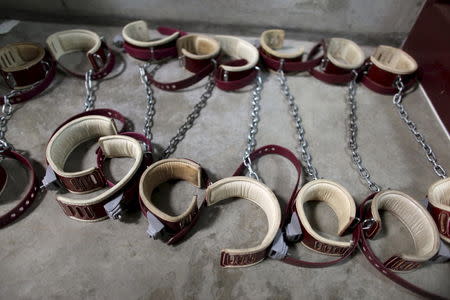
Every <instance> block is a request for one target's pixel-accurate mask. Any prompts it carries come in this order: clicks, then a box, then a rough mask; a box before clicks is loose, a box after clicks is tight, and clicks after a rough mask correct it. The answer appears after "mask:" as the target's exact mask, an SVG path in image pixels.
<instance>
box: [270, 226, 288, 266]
mask: <svg viewBox="0 0 450 300" xmlns="http://www.w3.org/2000/svg"><path fill="white" fill-rule="evenodd" d="M288 248H289V247H288V245H287V244H286V242H285V241H284V238H283V233H282V232H281V230H278V232H277V235H276V236H275V239H274V241H273V243H272V246H271V247H270V250H269V255H268V256H269V257H270V258H273V259H283V258H285V257H286V255H287V252H288Z"/></svg>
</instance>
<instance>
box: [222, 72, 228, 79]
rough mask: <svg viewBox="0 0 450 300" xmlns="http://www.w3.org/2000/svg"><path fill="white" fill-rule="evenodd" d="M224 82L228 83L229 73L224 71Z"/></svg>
mask: <svg viewBox="0 0 450 300" xmlns="http://www.w3.org/2000/svg"><path fill="white" fill-rule="evenodd" d="M223 81H228V71H227V70H223Z"/></svg>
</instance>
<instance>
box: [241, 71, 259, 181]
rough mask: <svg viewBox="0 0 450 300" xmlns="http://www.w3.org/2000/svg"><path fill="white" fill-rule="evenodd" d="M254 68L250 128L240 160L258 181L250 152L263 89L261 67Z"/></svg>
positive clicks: (253, 144)
mask: <svg viewBox="0 0 450 300" xmlns="http://www.w3.org/2000/svg"><path fill="white" fill-rule="evenodd" d="M255 69H256V72H257V74H256V79H255V81H256V84H255V87H254V88H253V91H252V107H251V110H252V113H251V123H250V130H249V133H248V136H247V147H246V148H245V152H244V156H243V157H242V160H243V162H244V166H245V167H246V168H247V169H248V173H249V176H250V177H251V178H254V179H256V180H258V181H259V176H258V174H257V173H256V172H255V170H253V168H252V160H251V159H250V154H251V153H252V152H253V150H255V146H256V134H257V133H258V124H259V110H260V108H261V106H260V104H259V103H260V101H261V91H262V89H263V84H262V77H261V69H260V68H259V67H255Z"/></svg>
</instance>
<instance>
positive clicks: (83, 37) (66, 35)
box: [47, 29, 115, 80]
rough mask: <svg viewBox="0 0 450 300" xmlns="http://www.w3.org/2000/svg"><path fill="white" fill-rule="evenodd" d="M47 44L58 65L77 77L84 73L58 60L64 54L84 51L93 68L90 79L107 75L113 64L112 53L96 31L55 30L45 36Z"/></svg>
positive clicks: (113, 57)
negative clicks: (71, 68) (69, 67)
mask: <svg viewBox="0 0 450 300" xmlns="http://www.w3.org/2000/svg"><path fill="white" fill-rule="evenodd" d="M47 45H48V49H49V50H50V52H51V54H52V56H53V57H54V59H55V61H57V62H58V65H59V67H60V68H61V69H62V70H64V71H65V72H66V73H68V74H70V75H72V76H75V77H78V78H84V77H85V74H84V73H78V72H75V71H73V70H70V69H68V68H67V67H66V66H64V65H62V64H61V63H60V62H59V60H60V58H61V57H62V56H64V55H65V54H68V53H72V52H84V51H86V52H87V53H86V56H87V59H88V61H89V63H90V64H91V66H92V69H93V74H92V79H95V80H97V79H101V78H104V77H105V76H107V75H108V74H109V73H111V71H112V70H113V68H114V65H115V56H114V53H113V52H112V51H111V50H110V49H109V48H108V45H107V44H106V43H105V42H104V41H103V40H101V39H100V37H99V36H98V34H97V33H95V32H92V31H89V30H83V29H73V30H66V31H60V32H56V33H54V34H52V35H50V36H49V37H48V38H47Z"/></svg>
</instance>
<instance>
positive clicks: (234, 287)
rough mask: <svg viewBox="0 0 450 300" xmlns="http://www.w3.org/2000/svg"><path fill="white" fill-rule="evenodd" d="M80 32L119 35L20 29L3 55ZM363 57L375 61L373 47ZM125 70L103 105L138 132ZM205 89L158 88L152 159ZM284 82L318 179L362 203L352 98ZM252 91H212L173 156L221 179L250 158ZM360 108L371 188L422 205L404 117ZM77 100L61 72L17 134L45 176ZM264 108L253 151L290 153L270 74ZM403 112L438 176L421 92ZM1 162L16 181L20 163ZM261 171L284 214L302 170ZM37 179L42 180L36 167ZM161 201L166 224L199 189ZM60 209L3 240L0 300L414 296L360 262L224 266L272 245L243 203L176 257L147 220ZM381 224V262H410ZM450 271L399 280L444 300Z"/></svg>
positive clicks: (140, 94) (383, 99)
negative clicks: (97, 218)
mask: <svg viewBox="0 0 450 300" xmlns="http://www.w3.org/2000/svg"><path fill="white" fill-rule="evenodd" d="M78 27H83V28H87V29H91V30H94V31H97V32H99V33H100V34H103V35H104V36H105V37H106V39H107V41H109V42H110V41H111V39H112V37H113V36H114V35H115V34H117V33H119V32H120V28H118V27H117V28H116V27H98V26H92V27H86V26H78V25H72V26H70V25H59V24H45V23H31V22H21V23H20V24H19V25H18V26H17V27H15V28H14V29H13V30H12V31H11V32H10V33H9V34H6V35H2V36H0V44H1V45H4V44H7V43H10V42H15V41H29V40H32V41H40V42H42V43H43V42H44V41H45V38H46V37H47V36H48V35H49V34H51V33H53V32H55V31H59V30H63V29H70V28H78ZM223 33H224V34H232V32H223ZM249 40H255V38H250V39H249ZM309 45H310V43H308V44H307V49H308V46H309ZM365 50H366V51H367V53H366V54H370V49H368V48H365ZM124 59H125V63H126V67H125V69H124V70H123V72H122V73H121V74H120V75H118V76H116V77H113V78H111V79H107V80H104V81H102V82H101V83H100V86H99V90H98V92H97V96H98V100H97V103H96V104H97V105H96V106H97V108H101V107H109V108H114V109H116V110H118V111H120V112H122V113H123V114H124V115H125V116H127V117H128V118H130V119H131V120H132V122H133V123H134V126H135V128H136V130H138V131H140V130H141V129H142V127H143V122H144V110H145V105H146V104H145V94H144V89H143V86H142V85H141V83H140V81H139V77H138V70H137V65H138V62H137V61H135V60H133V59H131V58H129V57H127V56H124ZM122 67H123V66H122ZM119 69H120V67H119ZM116 72H117V73H119V70H117V71H116ZM186 74H187V73H186V72H182V71H180V69H179V67H178V64H177V63H176V62H172V63H169V64H168V65H166V66H164V67H163V68H162V69H161V70H160V72H158V75H157V76H158V77H159V78H161V79H170V78H171V79H175V78H181V77H182V76H185V75H186ZM204 83H205V81H202V83H200V84H198V85H196V86H194V87H192V88H189V89H188V90H186V91H181V92H172V93H169V92H163V91H160V90H156V91H155V93H156V97H157V104H156V111H157V114H156V117H155V126H154V128H153V133H154V140H155V142H156V145H157V148H162V147H165V146H166V145H167V144H168V141H169V140H170V138H171V137H172V136H173V135H174V134H175V132H176V129H177V128H178V127H179V126H180V125H181V124H182V122H184V119H185V117H186V116H187V114H188V113H189V112H190V111H191V109H192V107H193V106H194V105H195V103H196V102H197V101H198V99H199V97H200V95H201V93H202V92H203V87H204ZM289 84H290V86H291V90H292V93H293V94H294V95H295V96H296V101H297V103H298V104H299V106H300V110H301V115H302V117H303V121H304V125H305V128H306V137H307V139H308V141H309V144H310V149H311V152H312V155H313V162H314V165H315V166H316V167H317V169H318V171H319V176H320V177H323V178H327V179H330V180H334V181H336V182H339V183H340V184H342V185H344V186H345V187H346V188H348V190H349V191H350V193H351V194H352V195H353V196H354V199H355V201H356V202H357V203H361V201H362V200H363V199H364V198H365V197H366V196H367V195H368V193H369V192H368V190H367V188H366V187H365V186H364V185H363V183H362V182H361V181H360V179H359V178H358V175H357V173H356V171H355V169H354V168H353V167H352V164H351V162H350V158H349V154H348V152H347V150H346V116H347V113H348V112H347V109H346V103H345V93H346V89H345V87H339V86H330V85H326V84H324V83H322V82H319V81H317V80H315V79H314V78H311V77H308V76H305V75H297V76H295V77H294V76H289ZM248 91H249V89H246V90H245V91H241V92H223V91H220V90H218V89H216V90H215V91H214V92H213V96H212V98H211V99H210V100H209V101H208V105H207V106H206V107H205V108H204V110H203V111H202V113H201V116H200V117H199V119H198V120H197V121H196V122H195V126H194V127H193V128H192V129H191V130H189V132H188V133H187V135H186V138H185V139H184V141H183V142H182V143H181V144H180V146H179V147H178V150H177V151H176V152H175V154H174V155H173V157H186V158H190V159H193V160H195V161H197V162H199V163H200V164H202V165H203V166H204V167H205V168H206V169H207V170H208V171H209V172H210V174H211V176H212V178H213V179H214V180H217V179H219V178H223V177H227V176H230V175H231V174H232V173H233V170H234V169H235V168H236V167H237V166H238V164H239V163H240V159H241V157H242V153H243V150H244V148H245V142H246V136H247V131H248V128H247V126H248V123H249V109H250V96H249V92H248ZM357 98H358V114H359V121H358V125H359V128H360V131H359V136H358V141H359V144H360V152H361V155H362V157H363V159H364V163H365V164H366V166H367V168H368V169H369V170H370V172H371V174H372V176H373V179H374V180H375V181H376V182H377V183H379V184H380V185H381V186H383V187H384V188H392V189H397V190H401V191H404V192H406V193H408V194H409V195H411V196H412V197H414V198H416V199H422V198H423V197H424V196H425V194H426V193H427V189H428V187H429V186H430V184H432V183H433V182H434V181H436V180H437V179H438V178H437V177H436V176H435V175H434V173H433V171H432V169H431V167H430V165H429V163H428V162H427V160H426V158H425V157H424V154H423V152H422V149H421V148H420V147H419V145H418V144H417V143H416V142H415V141H414V140H413V138H412V136H411V135H410V134H409V132H408V130H407V128H406V127H405V126H404V125H403V124H402V123H401V121H400V119H399V118H398V115H397V113H396V111H395V110H394V107H393V105H392V102H391V97H389V96H380V95H377V94H375V93H373V92H371V91H369V90H368V89H366V88H364V87H360V88H359V90H358V93H357ZM83 101H84V83H83V81H81V80H79V79H76V78H72V77H69V76H65V75H64V74H62V73H59V74H58V75H57V78H56V80H55V82H54V84H53V85H52V88H51V89H49V90H48V91H46V92H45V93H44V94H43V95H42V96H40V97H38V98H36V99H35V100H33V101H30V102H27V103H25V104H24V105H22V106H20V108H19V107H17V108H18V109H17V110H16V112H15V114H14V116H13V118H12V119H11V121H10V124H9V131H8V133H7V137H8V139H9V141H10V142H12V143H13V144H14V145H15V147H16V148H17V149H20V150H25V151H27V152H28V154H29V156H30V157H31V158H32V159H34V160H35V161H37V162H38V163H40V165H44V163H45V157H44V151H45V146H46V142H47V140H48V138H49V134H50V133H51V132H52V131H53V129H54V128H56V126H57V125H58V124H60V123H61V122H62V121H64V120H65V119H67V118H68V117H70V116H72V115H74V114H76V113H79V112H81V110H82V108H83ZM261 105H262V109H261V123H260V130H259V132H258V135H257V140H258V146H262V145H265V144H269V143H275V144H279V145H282V146H285V147H288V148H290V149H291V150H293V151H294V150H295V146H296V140H295V130H294V126H293V123H292V122H291V119H290V116H289V115H288V113H287V105H286V102H285V100H284V99H283V98H282V97H281V94H280V92H279V85H278V81H277V80H276V76H275V74H272V73H266V74H265V81H264V90H263V95H262V104H261ZM405 106H406V107H407V109H408V111H410V115H411V117H412V118H413V119H414V120H415V121H416V122H417V124H418V127H419V128H420V129H421V130H422V132H423V133H424V134H425V136H426V137H427V140H428V141H429V142H430V144H431V145H432V146H433V149H434V150H435V153H436V155H437V157H438V158H439V159H440V161H441V162H442V163H443V165H444V166H449V165H450V152H449V151H448V149H449V146H450V141H449V139H448V137H447V136H446V134H445V132H444V130H443V128H442V127H440V125H439V123H438V120H437V118H436V116H435V115H434V113H433V111H432V109H431V107H430V106H429V104H428V102H427V100H426V98H425V96H424V94H423V93H422V91H421V90H420V89H418V90H416V91H415V92H414V93H412V94H410V95H408V97H407V98H406V99H405ZM6 163H7V166H6V168H7V169H8V170H10V172H11V170H12V168H14V165H13V164H11V163H10V162H7V161H6ZM92 163H93V155H92V153H91V152H89V153H84V155H80V157H78V158H77V163H74V164H73V165H77V164H78V166H77V167H78V168H82V167H83V166H87V165H90V164H92ZM127 166H129V162H128V161H124V160H116V161H113V162H112V163H111V165H110V169H111V173H113V175H114V176H117V177H118V176H120V174H123V172H124V171H126V168H127ZM258 170H259V173H260V174H261V176H262V177H263V179H264V181H265V183H266V184H267V185H268V186H269V187H271V188H272V189H273V190H274V191H275V193H276V194H277V195H278V196H279V200H280V202H281V203H282V205H283V206H284V204H285V203H286V201H287V199H288V197H289V195H290V191H291V189H292V185H293V183H294V181H295V171H294V169H293V168H292V167H291V166H290V165H289V164H288V163H287V162H286V161H285V160H283V159H281V158H270V157H269V158H266V159H264V160H262V161H260V162H259V163H258ZM39 172H40V174H42V167H40V169H39ZM24 176H25V175H24V174H22V173H21V172H14V174H13V175H12V176H11V177H12V178H13V181H14V180H15V184H16V186H17V185H19V186H20V184H23V182H24ZM20 190H21V189H20V188H14V185H13V184H11V186H10V187H8V188H7V190H6V191H5V192H4V193H3V195H1V201H2V202H1V204H0V209H1V212H4V211H6V210H7V208H10V207H11V206H12V205H13V204H14V202H12V201H11V200H12V197H13V196H12V195H13V194H17V193H20ZM163 191H165V193H163V196H160V198H161V199H160V201H161V202H164V203H161V205H162V207H163V208H164V210H166V211H168V212H172V213H177V212H180V211H182V210H183V209H184V208H185V207H186V206H187V204H188V202H189V201H190V200H189V199H190V197H191V196H190V195H191V193H192V192H195V190H193V189H192V188H189V187H187V186H186V185H184V184H177V185H176V186H175V187H174V188H168V187H166V188H165V189H163ZM54 198H55V192H54V191H51V192H47V193H45V195H44V196H43V197H42V199H40V200H39V201H38V205H36V207H35V209H34V210H33V211H32V212H31V213H30V214H29V215H28V216H27V217H26V218H23V219H22V220H20V221H19V222H17V223H15V224H13V225H12V226H9V227H7V228H5V229H2V230H1V231H0V244H1V245H2V248H1V249H2V250H1V251H0V298H1V299H17V298H19V299H30V298H31V299H37V298H52V299H53V298H94V299H95V298H99V299H104V298H111V299H142V298H144V299H146V298H152V299H161V298H166V299H172V298H177V299H183V298H187V299H191V298H192V299H197V298H198V299H211V298H218V299H229V298H241V299H247V298H252V299H262V298H270V299H291V298H293V299H299V298H313V299H322V298H326V299H335V298H370V299H387V298H389V299H396V298H416V296H414V295H413V294H411V293H409V292H408V291H406V290H405V289H403V288H401V287H398V286H397V285H395V284H394V283H393V282H391V281H389V280H388V279H386V278H384V277H383V276H381V275H380V274H379V273H378V272H377V271H376V270H375V269H374V268H373V267H372V266H371V265H370V264H369V263H368V262H367V261H366V259H365V258H364V256H363V255H361V254H360V253H358V254H357V255H356V256H355V257H353V258H352V259H351V260H349V261H347V262H345V263H343V264H341V265H338V266H333V267H330V268H327V269H300V268H295V267H292V266H288V265H285V264H282V263H280V262H278V261H275V260H265V261H264V262H262V263H260V264H258V265H256V266H253V267H250V268H241V269H223V268H221V267H220V266H219V252H220V249H221V248H227V247H249V246H252V245H256V244H257V243H258V241H260V240H261V238H262V237H263V236H264V234H265V230H266V223H265V219H264V214H263V212H262V211H260V210H258V209H256V210H255V209H254V206H253V205H252V204H249V203H248V202H246V201H243V200H236V201H228V202H226V203H225V204H223V205H218V206H215V207H211V208H209V209H207V210H205V211H204V213H203V214H202V216H201V219H200V222H199V224H198V226H196V228H195V229H194V230H193V233H192V234H191V235H190V236H189V238H188V239H187V240H186V241H185V242H183V243H182V244H180V245H178V246H176V247H168V246H166V245H165V244H163V243H161V242H160V241H153V240H150V239H149V238H148V237H147V235H146V233H145V230H146V226H147V225H146V220H145V219H144V218H143V217H141V216H140V214H139V213H136V214H135V215H133V216H131V218H130V220H129V221H128V222H127V223H119V222H114V221H110V220H107V221H103V222H99V223H93V224H86V223H81V222H76V221H73V220H69V219H67V218H66V217H65V216H64V215H63V213H62V211H61V209H60V208H59V206H58V205H57V203H56V202H55V201H54ZM309 214H310V216H311V218H317V219H316V221H314V223H316V224H315V226H316V228H317V229H318V230H321V231H323V232H325V233H327V234H330V235H331V236H334V233H335V230H336V226H335V225H336V219H335V216H334V214H333V213H332V211H331V210H330V209H329V208H328V207H326V206H324V205H313V206H310V207H309ZM384 220H385V222H384V227H383V233H382V234H381V235H380V236H379V237H378V239H377V240H376V241H374V242H372V245H373V246H374V248H375V250H376V252H377V253H378V254H379V255H380V256H381V257H383V258H387V257H389V256H391V255H393V254H395V253H396V252H399V251H400V252H402V251H403V252H406V251H413V249H414V244H413V242H412V239H411V237H410V235H409V233H408V232H407V230H406V229H405V228H404V227H403V226H402V225H401V224H400V222H399V221H398V220H397V219H396V218H395V217H394V216H392V215H389V214H385V215H384ZM345 239H349V237H348V236H347V237H345ZM291 251H292V253H293V254H295V255H298V256H301V257H303V258H305V259H314V260H318V261H320V260H326V259H329V258H328V257H324V256H321V255H317V254H314V253H311V252H310V251H308V250H306V249H305V248H304V247H303V246H301V245H300V244H299V245H298V246H297V247H296V248H295V249H291ZM449 272H450V264H433V265H426V266H424V267H422V268H421V269H419V270H417V271H414V272H411V273H408V274H404V275H402V276H404V277H405V278H407V279H410V280H411V281H412V282H415V283H416V284H418V285H420V286H422V287H424V288H426V289H428V290H432V291H435V292H437V293H439V294H440V295H444V296H449V295H450V285H449V274H450V273H449Z"/></svg>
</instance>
